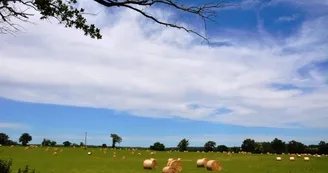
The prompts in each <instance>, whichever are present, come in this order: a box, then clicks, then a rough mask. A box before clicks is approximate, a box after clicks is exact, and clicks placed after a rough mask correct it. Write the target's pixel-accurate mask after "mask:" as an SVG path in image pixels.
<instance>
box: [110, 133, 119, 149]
mask: <svg viewBox="0 0 328 173" xmlns="http://www.w3.org/2000/svg"><path fill="white" fill-rule="evenodd" d="M110 137H111V138H112V148H115V145H116V143H121V142H122V138H121V137H120V136H118V135H117V134H110Z"/></svg>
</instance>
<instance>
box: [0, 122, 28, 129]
mask: <svg viewBox="0 0 328 173" xmlns="http://www.w3.org/2000/svg"><path fill="white" fill-rule="evenodd" d="M26 128H28V127H27V126H26V125H24V124H20V123H10V122H0V129H12V130H19V129H26Z"/></svg>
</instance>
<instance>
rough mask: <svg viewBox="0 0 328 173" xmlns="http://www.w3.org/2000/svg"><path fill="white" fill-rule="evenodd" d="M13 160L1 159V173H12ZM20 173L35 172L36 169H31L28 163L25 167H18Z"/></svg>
mask: <svg viewBox="0 0 328 173" xmlns="http://www.w3.org/2000/svg"><path fill="white" fill-rule="evenodd" d="M12 164H13V162H12V160H11V159H10V160H2V159H0V173H12V170H11V166H12ZM18 173H35V169H30V168H29V166H28V165H26V166H25V168H24V169H18Z"/></svg>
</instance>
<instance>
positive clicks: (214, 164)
mask: <svg viewBox="0 0 328 173" xmlns="http://www.w3.org/2000/svg"><path fill="white" fill-rule="evenodd" d="M206 169H207V170H209V171H221V170H222V166H221V164H220V162H219V161H217V160H209V161H208V162H207V163H206Z"/></svg>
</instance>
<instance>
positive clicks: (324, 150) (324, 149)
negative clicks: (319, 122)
mask: <svg viewBox="0 0 328 173" xmlns="http://www.w3.org/2000/svg"><path fill="white" fill-rule="evenodd" d="M318 149H319V153H320V154H328V143H326V142H324V141H320V143H319V145H318Z"/></svg>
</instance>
